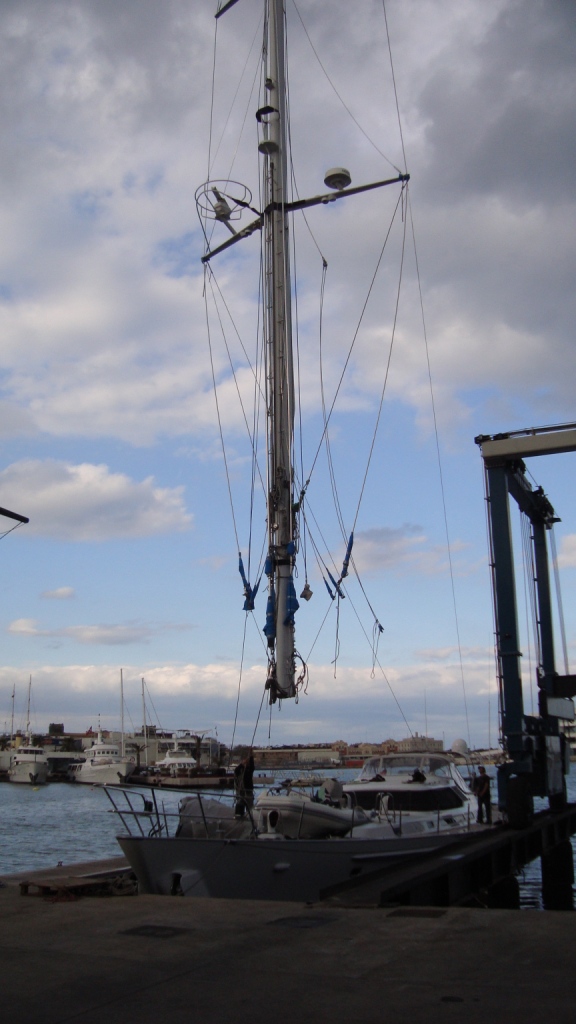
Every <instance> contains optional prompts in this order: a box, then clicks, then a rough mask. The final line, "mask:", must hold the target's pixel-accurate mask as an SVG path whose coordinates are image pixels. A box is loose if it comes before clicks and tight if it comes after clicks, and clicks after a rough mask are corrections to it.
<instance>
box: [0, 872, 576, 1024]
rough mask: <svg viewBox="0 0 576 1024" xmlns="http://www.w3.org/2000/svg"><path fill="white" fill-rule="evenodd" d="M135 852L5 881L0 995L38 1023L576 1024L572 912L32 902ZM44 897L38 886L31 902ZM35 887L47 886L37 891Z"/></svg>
mask: <svg viewBox="0 0 576 1024" xmlns="http://www.w3.org/2000/svg"><path fill="white" fill-rule="evenodd" d="M123 863H124V862H123V860H122V858H117V859H114V860H113V861H109V862H104V863H100V864H96V865H73V866H72V867H67V868H66V867H64V868H61V869H58V870H57V871H51V872H28V873H27V874H26V875H25V876H24V875H22V876H11V877H6V876H4V878H3V881H4V887H3V888H0V992H1V1005H2V1010H3V1017H4V1019H5V1020H16V1019H17V1020H21V1021H23V1022H25V1024H65V1022H72V1021H73V1022H74V1024H95V1022H97V1021H105V1022H106V1024H132V1022H134V1024H136V1022H137V1024H160V1022H163V1021H170V1024H196V1022H204V1021H207V1022H213V1021H214V1022H218V1024H228V1022H235V1024H236V1022H238V1024H244V1022H246V1024H248V1022H249V1024H271V1022H274V1024H303V1022H306V1024H308V1022H310V1024H348V1022H350V1024H383V1022H399V1024H403V1022H407V1024H408V1022H409V1024H435V1022H442V1024H447V1022H451V1021H454V1022H456V1021H457V1022H458V1024H462V1021H466V1024H488V1022H489V1024H492V1022H493V1021H495V1020H506V1022H507V1024H525V1022H526V1021H527V1020H532V1021H536V1022H540V1021H545V1020H548V1019H552V1020H554V1022H555V1024H564V1022H566V1024H568V1022H570V1024H572V1021H573V1020H574V1016H575V1013H576V1009H575V1008H576V980H575V975H574V964H573V959H574V957H573V950H574V940H575V933H576V917H575V915H574V914H571V913H559V912H539V911H506V910H483V909H469V908H460V907H457V908H455V907H453V908H439V907H434V908H428V907H396V908H382V909H376V908H374V909H359V908H345V909H344V908H338V907H328V906H325V905H323V904H315V905H303V904H297V903H266V902H248V901H242V900H238V901H232V900H207V899H193V900H192V899H189V900H187V899H182V898H178V897H166V896H145V895H142V896H123V897H117V898H114V897H111V898H81V899H77V900H72V901H69V900H65V899H63V897H62V894H61V895H60V896H56V897H52V898H49V899H45V898H43V897H42V896H38V895H21V894H20V885H19V883H20V882H21V881H22V880H23V879H26V880H28V881H32V882H33V883H38V882H39V881H41V880H42V879H46V876H47V875H48V874H49V875H50V878H51V879H54V877H55V876H56V877H58V876H60V877H61V879H62V881H63V882H64V881H65V879H66V878H67V876H69V875H70V874H71V872H73V873H74V875H75V876H76V877H77V876H79V875H87V874H90V873H91V872H94V871H96V872H98V873H99V874H100V875H102V873H114V872H115V871H116V870H118V869H121V868H122V866H123ZM32 891H33V889H32V888H31V889H30V890H29V892H32ZM36 891H38V890H36Z"/></svg>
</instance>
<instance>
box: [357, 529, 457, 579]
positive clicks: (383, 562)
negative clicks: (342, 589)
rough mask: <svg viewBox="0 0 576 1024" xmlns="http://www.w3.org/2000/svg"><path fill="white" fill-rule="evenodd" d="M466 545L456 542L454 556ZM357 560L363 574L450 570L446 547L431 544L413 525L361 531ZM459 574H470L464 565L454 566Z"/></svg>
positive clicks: (432, 573)
mask: <svg viewBox="0 0 576 1024" xmlns="http://www.w3.org/2000/svg"><path fill="white" fill-rule="evenodd" d="M463 547H464V545H462V544H461V543H459V542H457V541H455V542H454V543H453V544H452V555H455V554H457V553H458V552H459V551H461V550H462V549H463ZM352 554H353V559H354V564H355V566H356V568H357V569H358V572H359V573H360V575H374V574H375V573H381V572H382V571H384V570H392V571H394V572H399V571H402V572H406V571H408V572H411V573H423V574H425V575H427V576H435V575H438V574H441V573H446V572H448V571H449V568H450V566H449V561H448V555H447V552H446V547H445V546H444V545H441V546H439V545H430V544H429V541H428V538H427V537H426V536H425V534H424V533H423V531H422V528H421V527H419V526H416V525H414V524H411V523H405V524H404V525H403V526H400V527H388V526H381V527H374V528H372V529H370V530H361V531H358V532H357V533H356V534H355V536H354V548H353V552H352ZM453 568H456V569H457V571H458V572H462V571H470V570H469V569H466V567H465V566H463V565H462V564H459V565H456V566H455V565H454V563H453Z"/></svg>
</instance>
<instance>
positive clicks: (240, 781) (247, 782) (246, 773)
mask: <svg viewBox="0 0 576 1024" xmlns="http://www.w3.org/2000/svg"><path fill="white" fill-rule="evenodd" d="M234 790H235V793H236V804H235V807H234V813H235V814H236V815H238V816H239V817H242V816H243V815H244V814H245V813H246V811H251V810H252V808H253V806H254V752H253V750H252V747H251V748H250V752H249V754H248V756H247V757H245V758H244V759H243V760H242V761H240V764H237V765H236V767H235V769H234Z"/></svg>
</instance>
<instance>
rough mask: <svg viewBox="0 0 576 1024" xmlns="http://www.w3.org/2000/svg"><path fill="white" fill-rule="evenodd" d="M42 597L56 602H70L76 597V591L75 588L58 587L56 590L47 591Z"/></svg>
mask: <svg viewBox="0 0 576 1024" xmlns="http://www.w3.org/2000/svg"><path fill="white" fill-rule="evenodd" d="M40 597H45V598H48V599H50V600H54V601H68V600H70V598H71V597H76V591H75V590H74V587H57V588H56V590H45V591H44V592H43V593H42V594H40Z"/></svg>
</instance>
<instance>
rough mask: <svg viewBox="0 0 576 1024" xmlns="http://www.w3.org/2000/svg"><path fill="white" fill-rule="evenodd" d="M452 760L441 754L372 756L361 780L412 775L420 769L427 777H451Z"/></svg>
mask: <svg viewBox="0 0 576 1024" xmlns="http://www.w3.org/2000/svg"><path fill="white" fill-rule="evenodd" d="M452 767H453V765H452V762H451V761H450V760H449V759H448V758H447V757H442V756H441V755H440V754H392V755H390V754H388V755H384V756H382V757H371V758H370V759H369V760H368V761H366V764H365V765H364V767H363V769H362V771H361V772H360V775H359V776H358V781H359V782H372V781H374V780H377V777H378V776H380V778H390V777H391V776H395V775H412V774H413V772H415V771H416V769H418V770H419V771H421V772H423V773H424V775H426V777H427V778H429V777H430V776H431V775H433V776H435V777H436V778H444V779H449V778H450V777H451V775H452V772H451V769H452Z"/></svg>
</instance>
